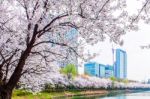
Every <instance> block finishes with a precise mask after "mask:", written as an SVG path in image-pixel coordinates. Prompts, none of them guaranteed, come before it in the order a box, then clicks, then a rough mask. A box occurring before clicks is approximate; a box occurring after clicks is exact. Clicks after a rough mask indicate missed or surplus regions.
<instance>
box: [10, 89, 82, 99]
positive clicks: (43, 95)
mask: <svg viewBox="0 0 150 99" xmlns="http://www.w3.org/2000/svg"><path fill="white" fill-rule="evenodd" d="M71 94H80V92H79V91H64V92H50V93H48V92H40V93H38V94H35V95H34V94H32V93H30V92H27V91H25V90H14V92H13V96H12V99H52V97H56V96H64V95H71Z"/></svg>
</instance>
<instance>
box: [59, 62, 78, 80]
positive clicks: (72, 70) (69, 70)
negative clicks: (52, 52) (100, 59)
mask: <svg viewBox="0 0 150 99" xmlns="http://www.w3.org/2000/svg"><path fill="white" fill-rule="evenodd" d="M61 72H62V73H64V74H66V75H67V76H68V78H71V77H72V76H73V77H74V76H77V67H76V66H75V65H74V64H68V65H67V66H65V67H64V68H62V69H61ZM69 76H71V77H69Z"/></svg>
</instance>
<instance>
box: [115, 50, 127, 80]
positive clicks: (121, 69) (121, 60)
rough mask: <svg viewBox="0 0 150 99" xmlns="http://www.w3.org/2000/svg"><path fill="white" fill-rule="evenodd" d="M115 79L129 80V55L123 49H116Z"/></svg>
mask: <svg viewBox="0 0 150 99" xmlns="http://www.w3.org/2000/svg"><path fill="white" fill-rule="evenodd" d="M114 72H115V77H117V78H120V79H126V78H127V53H126V52H125V51H123V50H121V49H116V63H115V68H114Z"/></svg>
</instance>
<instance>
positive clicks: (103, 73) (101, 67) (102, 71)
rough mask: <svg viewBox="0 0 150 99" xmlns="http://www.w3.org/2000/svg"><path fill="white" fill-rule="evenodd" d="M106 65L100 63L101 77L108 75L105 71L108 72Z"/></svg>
mask: <svg viewBox="0 0 150 99" xmlns="http://www.w3.org/2000/svg"><path fill="white" fill-rule="evenodd" d="M105 67H106V66H105V65H103V64H99V77H101V78H104V77H105V76H106V74H105V72H106V69H105Z"/></svg>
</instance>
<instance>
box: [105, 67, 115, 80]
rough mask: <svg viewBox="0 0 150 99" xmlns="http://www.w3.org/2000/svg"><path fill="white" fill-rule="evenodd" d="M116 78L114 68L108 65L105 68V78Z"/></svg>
mask: <svg viewBox="0 0 150 99" xmlns="http://www.w3.org/2000/svg"><path fill="white" fill-rule="evenodd" d="M113 76H114V67H113V66H111V65H106V67H105V77H106V78H110V77H113Z"/></svg>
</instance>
